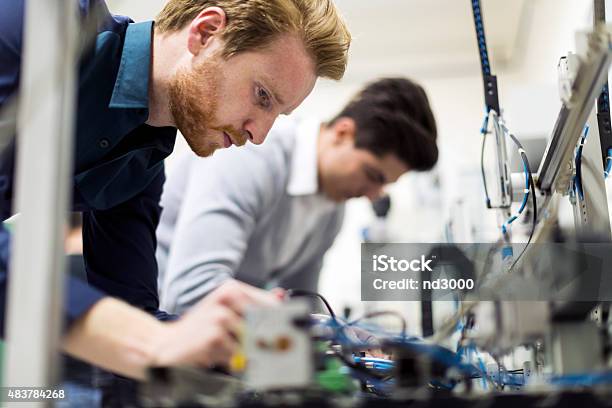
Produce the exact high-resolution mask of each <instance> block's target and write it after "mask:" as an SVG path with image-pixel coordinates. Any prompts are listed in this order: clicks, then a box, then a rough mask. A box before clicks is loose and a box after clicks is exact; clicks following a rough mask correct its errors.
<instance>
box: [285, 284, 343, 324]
mask: <svg viewBox="0 0 612 408" xmlns="http://www.w3.org/2000/svg"><path fill="white" fill-rule="evenodd" d="M287 295H288V296H289V297H314V298H319V299H321V301H322V302H323V303H324V304H325V307H326V308H327V311H328V312H329V315H330V316H331V317H332V319H334V320H336V313H334V309H332V307H331V306H330V304H329V302H328V301H327V299H325V297H323V295H321V294H319V293H316V292H311V291H309V290H303V289H289V290H288V291H287Z"/></svg>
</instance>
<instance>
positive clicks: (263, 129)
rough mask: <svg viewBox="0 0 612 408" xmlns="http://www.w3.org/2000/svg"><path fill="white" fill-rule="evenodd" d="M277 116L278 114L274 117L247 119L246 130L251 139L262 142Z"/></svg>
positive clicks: (257, 142) (253, 141)
mask: <svg viewBox="0 0 612 408" xmlns="http://www.w3.org/2000/svg"><path fill="white" fill-rule="evenodd" d="M277 117H278V115H276V116H274V117H269V116H266V117H264V116H261V117H259V118H257V119H254V120H247V121H246V123H245V124H244V130H245V131H246V132H247V135H248V136H249V140H250V141H251V142H252V143H255V144H257V145H259V144H262V143H263V142H264V140H266V136H268V132H270V129H271V128H272V125H274V121H275V120H276V118H277Z"/></svg>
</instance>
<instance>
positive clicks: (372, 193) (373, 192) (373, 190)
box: [365, 184, 383, 201]
mask: <svg viewBox="0 0 612 408" xmlns="http://www.w3.org/2000/svg"><path fill="white" fill-rule="evenodd" d="M382 192H383V187H382V186H381V185H378V184H376V185H373V186H371V187H370V188H368V190H367V191H366V194H365V196H366V197H368V199H369V200H370V201H375V200H377V199H379V198H380V196H381V195H382Z"/></svg>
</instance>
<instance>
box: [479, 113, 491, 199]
mask: <svg viewBox="0 0 612 408" xmlns="http://www.w3.org/2000/svg"><path fill="white" fill-rule="evenodd" d="M488 129H489V112H486V113H485V118H484V121H483V123H482V127H481V128H480V134H482V144H481V146H480V173H481V174H482V185H483V187H484V193H485V204H486V205H487V208H492V207H491V197H489V189H488V187H487V176H486V175H485V168H484V152H485V145H486V141H487V134H488V133H489V131H488Z"/></svg>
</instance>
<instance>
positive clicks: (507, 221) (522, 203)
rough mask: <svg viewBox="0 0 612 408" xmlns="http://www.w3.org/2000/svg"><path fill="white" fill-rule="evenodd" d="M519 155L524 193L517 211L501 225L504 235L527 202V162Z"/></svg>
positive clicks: (528, 191)
mask: <svg viewBox="0 0 612 408" xmlns="http://www.w3.org/2000/svg"><path fill="white" fill-rule="evenodd" d="M519 155H520V156H521V161H522V162H523V173H525V195H524V196H523V201H521V206H520V208H519V210H518V212H517V213H516V214H515V215H513V216H511V217H510V218H508V219H507V220H506V222H504V224H503V225H502V233H503V234H504V235H506V233H507V232H508V227H509V226H510V224H512V223H513V222H514V221H515V220H516V219H518V217H519V215H521V214H522V213H523V211H524V210H525V207H527V203H528V202H529V193H530V190H529V170H527V163H525V158H524V157H523V155H521V154H519Z"/></svg>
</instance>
